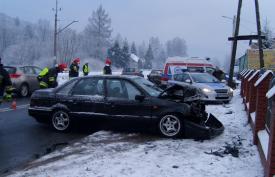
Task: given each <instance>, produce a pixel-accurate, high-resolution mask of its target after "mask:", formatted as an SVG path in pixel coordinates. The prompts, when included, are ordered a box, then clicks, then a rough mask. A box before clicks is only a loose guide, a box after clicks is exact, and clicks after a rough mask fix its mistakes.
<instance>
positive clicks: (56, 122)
mask: <svg viewBox="0 0 275 177" xmlns="http://www.w3.org/2000/svg"><path fill="white" fill-rule="evenodd" d="M52 126H53V128H54V129H55V130H57V131H59V132H66V131H68V130H69V129H70V127H71V119H70V117H69V114H68V113H67V112H65V111H63V110H59V111H56V112H55V113H54V114H53V116H52Z"/></svg>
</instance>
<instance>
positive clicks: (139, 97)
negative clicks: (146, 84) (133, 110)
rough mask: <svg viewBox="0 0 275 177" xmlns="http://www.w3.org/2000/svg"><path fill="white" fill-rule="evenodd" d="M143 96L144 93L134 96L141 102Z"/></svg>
mask: <svg viewBox="0 0 275 177" xmlns="http://www.w3.org/2000/svg"><path fill="white" fill-rule="evenodd" d="M144 98H145V96H144V95H136V96H135V100H137V101H140V102H142V101H143V100H144Z"/></svg>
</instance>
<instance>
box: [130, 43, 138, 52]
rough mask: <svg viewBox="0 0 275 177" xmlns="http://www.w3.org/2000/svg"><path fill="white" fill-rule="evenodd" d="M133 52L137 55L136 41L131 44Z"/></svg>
mask: <svg viewBox="0 0 275 177" xmlns="http://www.w3.org/2000/svg"><path fill="white" fill-rule="evenodd" d="M131 53H132V54H135V55H137V49H136V44H135V43H134V42H133V43H132V45H131Z"/></svg>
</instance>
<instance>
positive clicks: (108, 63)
mask: <svg viewBox="0 0 275 177" xmlns="http://www.w3.org/2000/svg"><path fill="white" fill-rule="evenodd" d="M111 64H112V62H111V60H110V59H109V58H106V61H105V66H104V68H103V74H110V75H111V74H112V68H111Z"/></svg>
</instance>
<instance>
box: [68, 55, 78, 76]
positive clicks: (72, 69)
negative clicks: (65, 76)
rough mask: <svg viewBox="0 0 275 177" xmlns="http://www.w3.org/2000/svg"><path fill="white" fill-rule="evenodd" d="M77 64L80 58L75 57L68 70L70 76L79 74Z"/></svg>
mask: <svg viewBox="0 0 275 177" xmlns="http://www.w3.org/2000/svg"><path fill="white" fill-rule="evenodd" d="M79 64H80V58H76V59H74V60H73V62H72V64H71V66H70V71H69V77H70V78H73V77H78V76H79Z"/></svg>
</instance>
